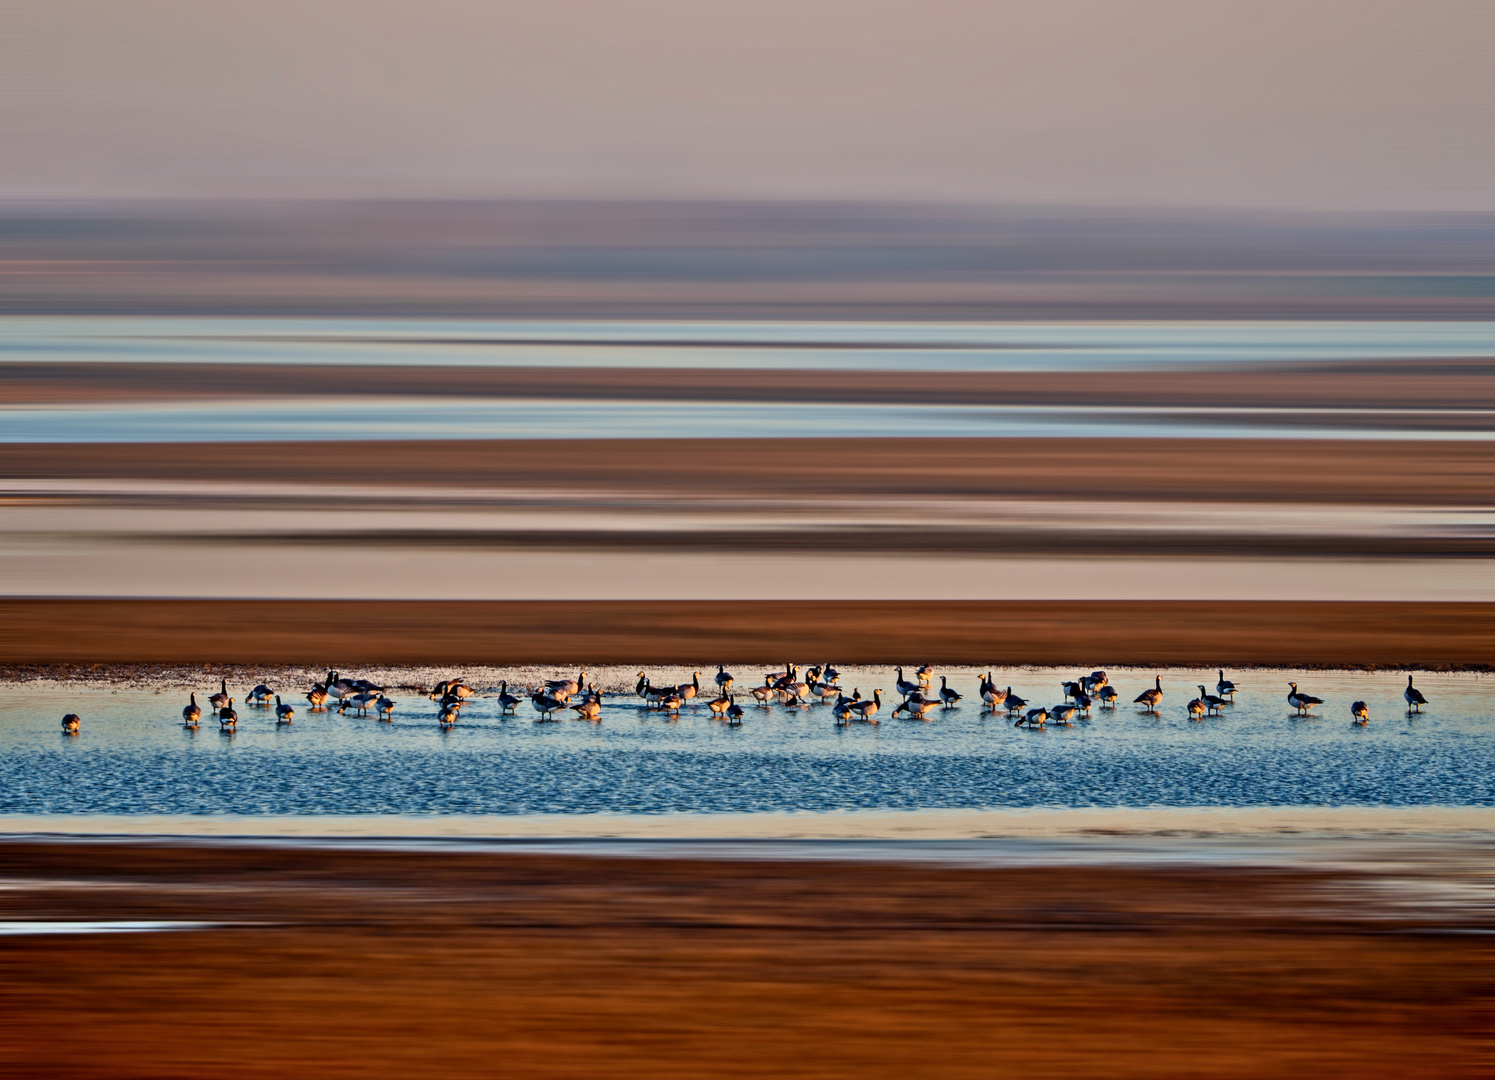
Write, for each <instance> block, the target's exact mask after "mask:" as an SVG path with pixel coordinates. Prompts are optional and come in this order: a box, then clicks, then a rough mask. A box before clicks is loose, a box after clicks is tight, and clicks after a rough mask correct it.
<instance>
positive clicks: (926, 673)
mask: <svg viewBox="0 0 1495 1080" xmlns="http://www.w3.org/2000/svg"><path fill="white" fill-rule="evenodd" d="M914 678H916V679H918V680H919V682H920V683H921V684H923V685H924V686H928V685H929V680H930V679H932V678H934V668H933V667H931V666H930V665H929V664H925V665H924V666H923V667H921V668H920V669H919V670H918V671H916V672H914Z"/></svg>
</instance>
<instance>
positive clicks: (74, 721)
mask: <svg viewBox="0 0 1495 1080" xmlns="http://www.w3.org/2000/svg"><path fill="white" fill-rule="evenodd" d="M80 724H82V721H81V720H79V719H78V714H77V713H75V712H70V713H68V714H67V715H66V716H64V717H63V718H62V730H63V731H64V732H65V733H66V734H68V735H76V734H78V727H79V725H80Z"/></svg>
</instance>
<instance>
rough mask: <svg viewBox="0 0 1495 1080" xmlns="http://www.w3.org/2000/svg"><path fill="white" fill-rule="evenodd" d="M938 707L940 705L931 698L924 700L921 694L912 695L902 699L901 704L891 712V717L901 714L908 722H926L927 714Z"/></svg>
mask: <svg viewBox="0 0 1495 1080" xmlns="http://www.w3.org/2000/svg"><path fill="white" fill-rule="evenodd" d="M939 705H940V703H939V702H938V701H935V700H934V699H932V698H926V697H925V696H924V695H922V694H912V695H910V696H909V697H906V698H904V699H903V702H902V704H900V705H899V706H898V707H897V708H896V709H894V710H893V712H892V715H893V716H895V717H896V716H897V715H898V714H899V713H902V714H904V715H905V716H907V717H908V718H909V719H910V720H927V719H928V718H929V714H930V713H932V712H934V710H935V709H937V708H939Z"/></svg>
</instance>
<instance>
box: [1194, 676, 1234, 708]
mask: <svg viewBox="0 0 1495 1080" xmlns="http://www.w3.org/2000/svg"><path fill="white" fill-rule="evenodd" d="M1195 685H1196V686H1198V687H1199V700H1200V701H1202V702H1204V707H1205V708H1206V709H1208V710H1209V711H1210V712H1211V713H1214V714H1216V715H1218V714H1219V712H1220V710H1221V709H1222V708H1224V707H1225V705H1227V704H1228V702H1227V701H1226V700H1225V699H1224V698H1219V697H1216V696H1215V695H1214V694H1207V693H1205V691H1204V683H1196V684H1195Z"/></svg>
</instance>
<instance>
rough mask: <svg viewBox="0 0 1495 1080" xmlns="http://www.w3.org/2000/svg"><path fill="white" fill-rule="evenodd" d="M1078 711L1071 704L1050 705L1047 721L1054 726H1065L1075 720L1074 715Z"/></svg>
mask: <svg viewBox="0 0 1495 1080" xmlns="http://www.w3.org/2000/svg"><path fill="white" fill-rule="evenodd" d="M1079 711H1080V710H1079V709H1077V708H1075V707H1074V706H1073V705H1071V704H1067V703H1066V704H1064V705H1050V706H1049V719H1050V720H1052V721H1053V722H1054V723H1056V724H1067V723H1069V722H1070V721H1071V720H1073V719H1074V718H1075V713H1077V712H1079Z"/></svg>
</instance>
